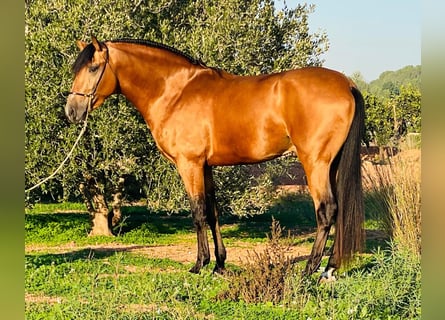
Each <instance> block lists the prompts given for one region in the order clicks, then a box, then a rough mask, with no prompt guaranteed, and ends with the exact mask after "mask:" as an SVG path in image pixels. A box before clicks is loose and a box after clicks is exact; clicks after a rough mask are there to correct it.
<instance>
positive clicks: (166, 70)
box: [108, 43, 202, 122]
mask: <svg viewBox="0 0 445 320" xmlns="http://www.w3.org/2000/svg"><path fill="white" fill-rule="evenodd" d="M108 47H109V50H110V64H111V65H112V67H113V68H114V71H115V73H116V76H117V78H118V81H119V86H120V91H121V93H122V94H123V95H124V96H125V97H126V98H127V99H128V100H129V101H130V102H131V103H132V104H133V105H134V106H135V107H136V108H137V109H138V110H139V112H140V113H141V114H142V116H143V117H144V119H145V120H146V121H147V122H150V108H152V107H153V106H154V105H156V104H157V102H159V101H163V104H164V105H165V104H168V100H169V99H173V98H174V97H173V96H174V95H175V94H177V93H179V92H181V91H182V89H183V87H185V86H186V84H187V82H188V80H189V79H190V78H192V77H193V76H194V75H195V74H196V72H197V71H199V70H200V69H201V70H202V67H200V66H198V65H194V64H192V63H191V62H189V61H188V60H187V59H186V58H185V57H182V56H180V55H177V54H175V53H172V52H170V51H168V50H165V49H160V48H152V47H149V46H145V45H137V44H129V43H110V44H108Z"/></svg>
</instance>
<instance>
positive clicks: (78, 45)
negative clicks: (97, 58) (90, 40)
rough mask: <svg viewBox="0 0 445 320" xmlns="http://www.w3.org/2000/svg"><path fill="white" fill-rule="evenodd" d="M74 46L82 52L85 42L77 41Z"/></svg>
mask: <svg viewBox="0 0 445 320" xmlns="http://www.w3.org/2000/svg"><path fill="white" fill-rule="evenodd" d="M76 45H77V47H78V48H79V49H80V51H82V50H83V49H84V48H85V47H86V46H87V43H86V42H85V41H81V40H77V41H76Z"/></svg>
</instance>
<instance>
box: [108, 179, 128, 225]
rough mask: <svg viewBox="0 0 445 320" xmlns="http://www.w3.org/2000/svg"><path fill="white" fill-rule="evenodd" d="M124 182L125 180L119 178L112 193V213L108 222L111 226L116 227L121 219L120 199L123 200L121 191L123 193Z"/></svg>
mask: <svg viewBox="0 0 445 320" xmlns="http://www.w3.org/2000/svg"><path fill="white" fill-rule="evenodd" d="M124 182H125V179H124V178H123V177H120V178H119V181H118V183H117V187H116V189H115V190H114V193H113V202H112V203H111V206H112V208H113V211H112V213H111V215H110V216H111V217H110V219H109V220H111V221H110V223H111V226H113V227H114V226H116V225H117V224H118V223H119V222H120V221H121V219H122V212H121V207H122V198H123V191H124Z"/></svg>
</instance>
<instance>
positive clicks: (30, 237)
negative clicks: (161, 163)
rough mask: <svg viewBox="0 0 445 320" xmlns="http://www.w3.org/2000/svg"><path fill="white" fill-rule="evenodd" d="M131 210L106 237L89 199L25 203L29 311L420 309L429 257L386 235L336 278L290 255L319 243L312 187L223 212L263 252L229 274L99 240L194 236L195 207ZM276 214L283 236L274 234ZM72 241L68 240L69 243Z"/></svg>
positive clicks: (363, 314)
mask: <svg viewBox="0 0 445 320" xmlns="http://www.w3.org/2000/svg"><path fill="white" fill-rule="evenodd" d="M366 206H367V211H370V210H371V209H372V208H375V203H374V204H373V202H372V201H371V200H370V199H369V198H367V205H366ZM295 211H297V212H295ZM123 215H124V220H123V223H122V224H121V225H120V226H118V227H117V228H116V229H115V230H114V231H115V233H116V234H117V235H116V236H115V237H113V238H105V237H102V238H101V237H88V236H87V234H88V231H89V216H88V214H87V213H86V212H85V211H84V209H82V205H79V204H63V205H39V206H35V207H34V208H33V209H32V210H29V211H27V212H26V217H25V221H26V226H25V228H26V239H25V243H26V248H27V250H26V252H25V298H26V299H25V300H26V303H25V313H26V318H27V319H418V318H420V314H421V309H420V258H419V257H418V256H415V255H412V254H410V252H409V251H408V250H401V248H400V246H395V245H392V244H391V243H390V242H386V241H385V240H384V239H375V238H373V239H368V242H367V252H366V253H365V254H363V255H361V256H359V257H358V258H357V260H356V261H355V263H354V264H353V266H352V269H350V270H348V271H347V272H344V273H342V274H339V280H338V281H337V282H336V283H333V284H322V285H320V284H318V283H317V277H318V275H314V276H313V277H301V269H302V268H303V266H304V263H305V261H302V262H300V263H297V264H296V265H293V266H291V265H289V264H286V259H287V258H285V256H284V255H283V254H281V253H283V252H285V249H286V246H289V245H304V246H311V245H312V241H313V240H312V238H311V236H310V235H311V233H312V232H313V231H314V226H315V217H314V213H313V206H312V202H311V200H310V198H309V197H307V196H300V195H294V196H288V197H284V198H281V199H280V200H279V201H277V203H275V204H274V206H272V208H271V209H270V210H269V211H268V212H266V213H265V214H263V215H256V216H253V217H243V218H236V217H232V216H223V217H222V219H221V220H222V233H223V237H224V240H225V243H226V245H227V246H230V245H232V244H233V245H234V244H236V243H239V242H242V243H244V244H246V245H251V246H252V253H251V255H250V256H249V258H248V260H249V261H254V264H253V265H252V264H250V265H249V264H248V263H247V261H244V263H243V264H228V274H227V275H225V276H217V275H213V274H212V272H211V270H212V269H213V266H214V262H212V263H211V265H210V266H208V267H205V268H204V269H203V270H202V271H201V273H200V274H199V275H194V274H190V273H189V272H188V269H189V268H190V267H191V264H188V263H180V262H177V261H173V260H171V259H167V258H153V257H149V256H147V255H143V254H140V253H136V252H130V251H125V250H118V249H114V250H111V249H107V250H97V249H92V248H90V246H91V245H94V244H98V243H102V244H116V243H122V244H135V245H142V246H144V245H167V244H173V243H175V244H191V243H193V245H194V244H195V235H194V232H193V229H192V222H191V218H190V217H189V214H188V213H187V212H182V213H179V214H175V215H169V214H168V213H167V212H149V211H147V209H146V208H144V207H137V206H133V207H126V208H124V210H123ZM273 218H274V219H275V220H276V221H279V222H280V228H281V229H280V233H281V235H278V236H277V235H276V234H275V236H273V233H274V232H272V233H271V222H272V221H273ZM378 219H379V218H378V217H376V216H375V215H368V219H367V220H368V221H367V223H366V226H367V228H368V229H370V228H380V225H381V224H380V223H379V221H378ZM272 231H273V230H272ZM288 234H289V235H290V237H288V236H287V235H288ZM259 243H261V244H267V248H268V250H266V251H265V253H257V252H255V245H256V244H259ZM64 244H67V245H69V246H68V247H67V248H68V249H65V250H60V248H59V247H60V246H61V245H64ZM328 244H329V243H328ZM39 246H41V247H42V248H43V249H42V250H32V248H33V247H39ZM256 259H257V260H256ZM271 259H272V260H271ZM270 261H273V263H272V264H270V263H269V262H270ZM266 262H267V263H266ZM325 262H326V259H324V263H325ZM280 263H281V265H282V266H283V267H282V268H278V267H277V266H279V265H280ZM278 286H279V288H280V290H279V291H276V290H275V291H274V288H278ZM236 290H238V291H236ZM242 292H244V294H242ZM246 292H247V293H252V292H253V293H255V294H250V295H248V294H247V295H246V294H245V293H246Z"/></svg>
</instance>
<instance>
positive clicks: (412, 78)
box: [351, 66, 421, 147]
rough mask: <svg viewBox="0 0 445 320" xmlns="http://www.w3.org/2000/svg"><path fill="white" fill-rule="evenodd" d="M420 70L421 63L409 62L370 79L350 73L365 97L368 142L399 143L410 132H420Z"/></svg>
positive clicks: (387, 144)
mask: <svg viewBox="0 0 445 320" xmlns="http://www.w3.org/2000/svg"><path fill="white" fill-rule="evenodd" d="M420 73H421V66H406V67H404V68H402V69H399V70H396V71H385V72H383V73H382V74H381V75H380V77H379V78H378V79H376V80H374V81H371V82H369V83H367V82H366V81H365V79H364V78H363V75H362V74H361V73H360V72H355V73H354V74H353V75H352V76H351V78H352V80H354V82H355V83H356V84H357V86H358V87H359V88H360V90H361V91H362V93H363V95H364V98H365V104H366V137H365V142H366V143H367V144H374V145H376V146H379V147H383V146H389V145H390V146H398V144H399V143H400V142H401V141H405V140H406V137H407V136H409V134H413V133H414V134H419V133H420V130H421V113H420V110H421V92H420ZM418 141H419V143H420V138H418Z"/></svg>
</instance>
